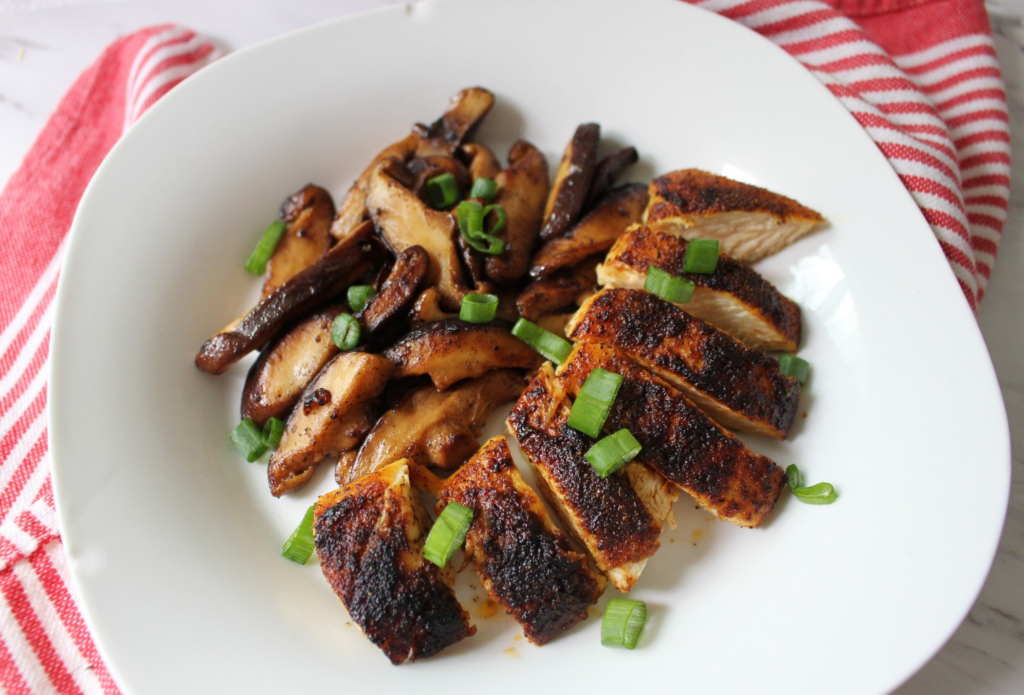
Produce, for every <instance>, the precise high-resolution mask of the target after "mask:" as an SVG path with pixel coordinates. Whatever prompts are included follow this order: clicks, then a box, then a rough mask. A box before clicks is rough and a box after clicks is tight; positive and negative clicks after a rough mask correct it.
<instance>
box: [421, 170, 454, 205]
mask: <svg viewBox="0 0 1024 695" xmlns="http://www.w3.org/2000/svg"><path fill="white" fill-rule="evenodd" d="M427 198H429V199H430V205H431V207H433V208H434V209H435V210H445V209H447V208H450V207H451V206H452V205H455V201H457V200H458V199H459V184H458V183H456V181H455V176H453V175H452V174H451V172H445V173H443V174H441V175H440V176H435V177H434V178H432V179H428V180H427Z"/></svg>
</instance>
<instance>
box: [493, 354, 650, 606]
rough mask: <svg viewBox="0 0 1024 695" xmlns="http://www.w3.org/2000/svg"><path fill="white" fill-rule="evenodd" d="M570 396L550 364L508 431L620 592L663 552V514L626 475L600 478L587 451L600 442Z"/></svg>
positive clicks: (512, 418) (515, 412) (528, 389)
mask: <svg viewBox="0 0 1024 695" xmlns="http://www.w3.org/2000/svg"><path fill="white" fill-rule="evenodd" d="M569 411H570V406H569V401H568V400H567V399H566V398H565V394H564V392H562V391H561V389H560V388H559V386H558V385H557V383H556V381H555V377H554V372H553V371H552V369H551V366H550V364H548V363H545V364H544V365H543V366H542V367H541V369H540V371H539V372H538V373H537V376H536V378H535V379H534V380H533V381H532V382H531V383H530V385H529V386H527V387H526V391H524V392H523V395H522V396H520V398H519V400H518V401H517V402H516V405H515V407H514V408H513V409H512V412H511V413H510V414H509V417H508V426H509V431H511V432H512V434H513V435H515V437H516V439H517V440H518V441H519V446H520V448H522V450H523V452H524V453H525V454H526V456H527V457H528V458H529V459H530V461H531V463H532V464H533V465H534V467H535V468H536V469H537V473H538V483H539V484H540V489H541V492H542V493H544V495H545V496H547V497H548V499H549V501H550V502H551V504H552V506H553V507H555V509H556V510H557V511H558V514H559V516H560V517H562V519H563V520H564V521H565V523H566V525H567V526H568V527H569V529H570V530H571V532H572V533H573V534H574V535H575V536H576V537H577V538H578V539H579V541H580V542H581V543H583V545H584V546H585V547H586V548H587V550H588V551H589V552H590V554H591V556H593V558H594V562H595V563H596V564H597V567H598V569H600V570H601V571H602V572H603V573H604V575H605V576H606V577H608V579H609V580H610V581H611V582H612V584H614V585H615V587H616V588H617V589H619V590H621V591H629V588H630V587H631V586H632V585H633V583H634V582H636V580H637V578H638V577H639V576H640V572H641V571H642V570H643V567H644V565H645V564H646V562H647V560H648V559H649V558H650V557H651V556H653V555H654V553H655V552H656V551H657V550H658V547H659V545H660V542H659V540H658V538H659V536H660V535H661V529H662V520H661V519H659V518H656V517H655V516H654V514H652V512H651V510H650V509H649V508H648V507H647V505H646V504H645V502H644V499H643V498H641V497H640V495H638V494H637V492H636V491H635V490H634V489H633V488H632V486H631V485H630V482H629V480H628V479H627V478H626V477H625V476H624V475H621V474H614V475H610V476H608V477H607V478H602V477H601V476H600V475H599V474H598V473H597V471H595V470H594V468H593V466H591V465H590V464H589V463H588V462H587V461H586V459H584V458H583V455H584V454H585V453H586V452H587V450H589V449H590V447H592V446H593V445H594V440H593V439H591V438H590V437H588V436H586V435H585V434H583V433H581V432H578V431H577V430H574V429H573V428H571V427H569V425H568V424H567V420H568V419H569Z"/></svg>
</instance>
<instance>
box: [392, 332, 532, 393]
mask: <svg viewBox="0 0 1024 695" xmlns="http://www.w3.org/2000/svg"><path fill="white" fill-rule="evenodd" d="M510 328H511V326H510V325H509V324H508V323H507V322H505V321H492V322H491V323H467V322H466V321H460V320H459V319H445V320H443V321H438V322H436V323H428V324H426V325H424V326H420V327H419V328H414V329H413V330H412V331H410V332H409V333H408V334H407V335H406V336H405V337H404V338H402V339H401V340H399V341H398V342H397V343H395V344H394V345H392V346H391V347H389V348H388V349H387V350H385V351H384V352H382V353H381V354H382V355H383V356H384V357H387V358H388V359H389V360H391V361H392V362H394V363H395V365H396V366H395V371H394V377H395V378H396V379H397V378H401V377H406V376H418V375H420V374H428V375H429V376H430V379H431V381H433V382H434V386H436V387H437V388H439V389H441V390H442V391H443V390H444V389H446V388H448V387H449V386H451V385H452V384H454V383H455V382H457V381H461V380H462V379H471V378H474V377H478V376H480V375H481V374H484V373H485V372H488V371H490V370H492V369H503V368H515V369H532V368H533V367H536V366H537V365H538V364H540V362H541V357H540V355H538V354H537V353H536V352H535V351H534V350H533V348H531V347H530V346H529V345H527V344H526V343H524V342H523V341H521V340H519V339H518V338H516V337H515V336H513V335H512V334H511V333H510V332H509V329H510Z"/></svg>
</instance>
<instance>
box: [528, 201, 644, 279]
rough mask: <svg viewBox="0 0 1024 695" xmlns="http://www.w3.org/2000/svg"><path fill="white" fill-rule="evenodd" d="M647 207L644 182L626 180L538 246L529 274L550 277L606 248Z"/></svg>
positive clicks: (638, 218)
mask: <svg viewBox="0 0 1024 695" xmlns="http://www.w3.org/2000/svg"><path fill="white" fill-rule="evenodd" d="M645 207H647V186H644V185H643V184H639V183H631V184H626V185H625V186H620V187H619V188H616V189H615V190H613V191H612V192H611V193H609V194H608V195H606V196H605V197H604V199H602V201H601V202H600V203H598V205H597V207H596V208H594V210H593V211H592V212H591V213H590V214H588V215H587V216H586V217H584V218H583V219H582V220H580V222H579V224H577V225H576V226H575V227H573V228H572V229H571V230H569V232H568V233H567V234H565V235H563V236H560V237H558V238H557V239H552V240H551V241H549V242H548V243H546V244H544V245H543V246H541V247H540V248H539V249H538V250H537V253H536V254H534V256H533V263H532V265H531V267H530V275H531V276H533V277H536V278H545V277H550V276H552V275H554V274H555V273H557V272H558V271H559V270H561V269H562V268H568V267H569V266H573V265H576V264H577V263H579V262H580V261H582V260H583V259H584V258H588V257H590V256H593V255H595V254H598V253H602V252H604V251H607V250H608V249H610V248H611V247H612V244H614V243H615V240H616V239H618V238H619V237H620V236H621V235H622V233H623V232H625V231H626V228H627V227H629V226H630V225H632V224H635V223H637V222H639V221H640V218H641V217H643V214H644V208H645Z"/></svg>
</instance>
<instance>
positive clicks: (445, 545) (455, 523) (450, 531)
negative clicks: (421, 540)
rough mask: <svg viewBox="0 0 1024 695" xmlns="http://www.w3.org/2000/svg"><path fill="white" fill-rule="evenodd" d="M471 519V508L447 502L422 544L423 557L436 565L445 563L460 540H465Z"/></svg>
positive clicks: (440, 565)
mask: <svg viewBox="0 0 1024 695" xmlns="http://www.w3.org/2000/svg"><path fill="white" fill-rule="evenodd" d="M472 521H473V510H472V509H470V508H469V507H464V506H462V505H461V504H459V503H458V502H449V503H448V506H447V507H445V508H444V511H442V512H441V516H439V517H437V521H435V522H434V526H433V528H431V529H430V533H429V534H428V535H427V542H426V543H425V544H424V545H423V557H425V558H427V559H428V560H430V561H431V562H433V563H434V564H435V565H437V566H438V567H444V566H445V565H447V564H448V561H449V560H450V559H451V557H452V555H454V554H455V551H456V550H458V549H459V547H461V546H462V541H464V540H466V533H467V532H468V531H469V525H470V523H472Z"/></svg>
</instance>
